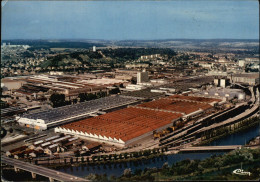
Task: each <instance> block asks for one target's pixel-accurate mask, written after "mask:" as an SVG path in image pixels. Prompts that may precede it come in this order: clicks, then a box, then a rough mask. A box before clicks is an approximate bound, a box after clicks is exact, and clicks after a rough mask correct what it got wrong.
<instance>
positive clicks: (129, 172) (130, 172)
mask: <svg viewBox="0 0 260 182" xmlns="http://www.w3.org/2000/svg"><path fill="white" fill-rule="evenodd" d="M131 175H132V171H131V169H130V168H128V169H125V170H124V176H125V177H128V178H129V177H131Z"/></svg>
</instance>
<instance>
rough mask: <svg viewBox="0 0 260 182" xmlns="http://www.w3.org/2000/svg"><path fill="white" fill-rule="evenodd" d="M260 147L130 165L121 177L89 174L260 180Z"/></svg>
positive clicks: (102, 178)
mask: <svg viewBox="0 0 260 182" xmlns="http://www.w3.org/2000/svg"><path fill="white" fill-rule="evenodd" d="M241 162H243V166H244V167H243V169H244V170H246V171H249V172H250V173H251V175H250V176H239V175H235V174H232V171H233V170H234V169H237V168H240V164H241ZM259 163H260V149H255V150H252V149H240V150H234V151H232V152H229V153H226V154H223V155H219V156H217V155H213V156H211V157H209V158H206V159H204V160H199V159H195V160H192V159H186V160H182V161H180V162H176V163H174V164H172V165H169V163H164V164H163V165H162V167H160V168H145V169H143V170H134V171H132V170H131V169H129V168H127V169H125V170H124V172H123V175H121V176H120V177H117V178H116V177H110V178H109V177H107V176H105V175H93V174H90V175H88V176H87V179H91V180H94V181H105V180H111V181H143V180H146V181H147V180H149V181H173V180H259V179H260V173H259V172H260V166H259Z"/></svg>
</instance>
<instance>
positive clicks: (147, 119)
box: [55, 95, 221, 146]
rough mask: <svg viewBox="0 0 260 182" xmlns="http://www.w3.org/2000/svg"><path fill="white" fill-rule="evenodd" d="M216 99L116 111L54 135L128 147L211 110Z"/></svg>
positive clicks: (169, 100) (175, 99)
mask: <svg viewBox="0 0 260 182" xmlns="http://www.w3.org/2000/svg"><path fill="white" fill-rule="evenodd" d="M220 101H221V100H219V99H213V98H203V97H192V96H183V95H174V96H170V97H166V98H161V99H158V100H155V101H151V102H147V103H143V104H139V105H137V106H131V107H128V108H125V109H120V110H117V111H114V112H110V113H107V114H104V115H101V116H97V117H92V118H88V119H84V120H81V121H76V122H72V123H69V124H66V125H62V126H59V127H56V128H55V132H60V133H65V134H72V135H76V136H79V137H83V138H87V139H90V140H94V141H99V142H105V143H109V144H113V145H118V146H129V145H132V144H133V143H137V142H138V141H141V140H142V139H144V138H145V137H148V136H151V135H152V134H153V132H155V131H161V130H163V129H166V128H168V127H170V126H173V123H174V122H175V121H177V120H180V118H187V117H192V116H195V115H198V114H201V113H203V112H204V111H206V110H208V109H212V108H213V105H214V104H215V103H217V102H220Z"/></svg>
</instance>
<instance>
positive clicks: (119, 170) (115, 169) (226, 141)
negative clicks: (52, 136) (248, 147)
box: [56, 125, 260, 177]
mask: <svg viewBox="0 0 260 182" xmlns="http://www.w3.org/2000/svg"><path fill="white" fill-rule="evenodd" d="M259 131H260V125H257V126H256V127H253V128H249V129H247V130H244V131H241V132H239V133H234V134H231V135H229V136H226V137H223V138H221V139H218V140H216V141H213V142H212V143H211V144H210V145H244V144H245V143H247V142H248V141H249V140H251V139H252V138H254V137H256V136H258V135H259V134H260V133H259ZM214 154H216V155H220V154H223V152H204V153H183V154H173V155H168V156H162V157H156V158H154V159H147V160H139V161H138V162H124V163H115V164H110V165H109V164H100V165H93V166H89V165H81V166H79V167H78V166H72V167H61V168H57V169H56V170H58V171H62V172H66V173H69V174H73V175H75V176H80V177H85V176H87V175H89V174H91V173H93V174H107V176H120V175H122V174H123V172H124V170H125V169H126V168H131V170H132V172H134V171H135V170H136V169H145V168H153V167H157V168H160V167H162V165H163V164H164V163H165V162H168V164H169V165H171V164H173V163H176V162H178V161H181V160H184V159H191V160H192V159H201V160H202V159H205V158H207V157H210V156H212V155H214Z"/></svg>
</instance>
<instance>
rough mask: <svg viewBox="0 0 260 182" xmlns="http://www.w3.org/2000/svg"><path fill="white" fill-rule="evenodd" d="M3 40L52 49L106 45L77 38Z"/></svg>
mask: <svg viewBox="0 0 260 182" xmlns="http://www.w3.org/2000/svg"><path fill="white" fill-rule="evenodd" d="M2 42H6V43H10V44H12V45H29V46H31V47H32V48H31V49H41V48H43V49H50V48H86V49H89V48H91V47H93V46H97V47H104V46H105V45H103V44H99V43H89V42H81V41H77V40H71V41H69V40H2Z"/></svg>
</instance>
